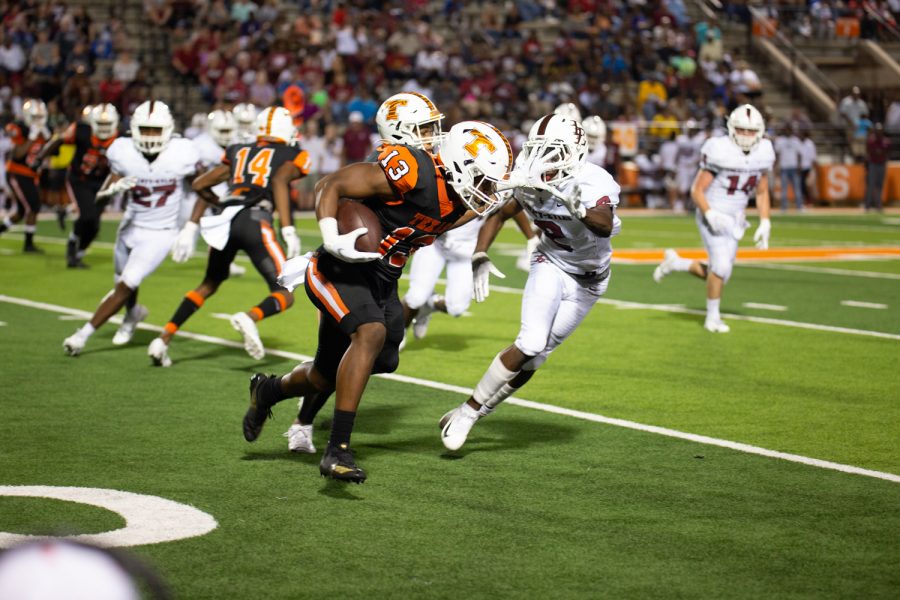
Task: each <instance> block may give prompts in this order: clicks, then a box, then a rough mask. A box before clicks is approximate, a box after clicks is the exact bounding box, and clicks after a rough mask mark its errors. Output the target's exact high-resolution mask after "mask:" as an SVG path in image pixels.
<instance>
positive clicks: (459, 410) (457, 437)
mask: <svg viewBox="0 0 900 600" xmlns="http://www.w3.org/2000/svg"><path fill="white" fill-rule="evenodd" d="M480 416H481V415H479V414H478V411H477V410H475V409H474V408H472V407H471V406H469V405H468V403H465V402H464V403H462V404H461V405H459V406H457V407H456V408H454V409H453V410H451V411H450V412H448V413H447V414H445V415H444V416H443V417H441V421H440V423H439V425H440V428H441V441H442V442H443V443H444V447H445V448H447V450H459V449H460V448H462V445H463V444H465V443H466V438H468V437H469V432H470V431H472V427H474V426H475V422H476V421H478V419H479V418H480Z"/></svg>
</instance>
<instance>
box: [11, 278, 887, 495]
mask: <svg viewBox="0 0 900 600" xmlns="http://www.w3.org/2000/svg"><path fill="white" fill-rule="evenodd" d="M0 302H7V303H9V304H18V305H19V306H25V307H28V308H36V309H40V310H46V311H49V312H58V313H64V314H81V315H85V317H90V316H91V313H88V312H87V311H83V310H78V309H76V308H68V307H65V306H58V305H55V304H47V303H45V302H35V301H33V300H26V299H24V298H15V297H12V296H6V295H3V294H0ZM138 328H140V329H147V330H151V331H162V328H161V327H155V326H152V325H145V324H144V323H140V324H138ZM176 335H179V336H181V337H185V338H188V339H192V340H197V341H200V342H207V343H209V344H218V345H221V346H227V347H229V348H239V349H241V350H243V349H244V345H243V344H242V343H238V342H234V341H231V340H226V339H223V338H218V337H214V336H210V335H201V334H196V333H188V332H183V331H179V332H177V333H176ZM268 354H270V355H273V356H280V357H282V358H289V359H293V360H299V361H307V360H312V357H311V356H306V355H303V354H298V353H296V352H286V351H284V350H268ZM375 377H379V378H381V379H388V380H390V381H397V382H400V383H409V384H412V385H418V386H422V387H427V388H431V389H435V390H441V391H446V392H455V393H458V394H463V395H466V396H471V395H472V392H473V390H472V388H467V387H463V386H458V385H452V384H448V383H440V382H438V381H430V380H427V379H419V378H418V377H409V376H407V375H398V374H396V373H384V374H380V375H375ZM506 403H507V404H514V405H516V406H521V407H524V408H531V409H534V410H541V411H544V412H549V413H553V414H558V415H563V416H569V417H574V418H576V419H582V420H585V421H592V422H594V423H603V424H606V425H613V426H616V427H624V428H626V429H634V430H636V431H644V432H647V433H655V434H657V435H664V436H667V437H673V438H678V439H682V440H688V441H691V442H696V443H698V444H706V445H710V446H719V447H721V448H728V449H731V450H736V451H738V452H744V453H747V454H757V455H759V456H766V457H769V458H778V459H781V460H786V461H790V462H796V463H800V464H804V465H809V466H813V467H819V468H822V469H830V470H832V471H840V472H842V473H850V474H854V475H864V476H866V477H874V478H876V479H884V480H886V481H893V482H895V483H900V475H895V474H893V473H885V472H883V471H873V470H871V469H863V468H862V467H855V466H853V465H845V464H841V463H835V462H831V461H827V460H819V459H817V458H809V457H806V456H800V455H799V454H789V453H786V452H778V451H777V450H769V449H767V448H760V447H758V446H751V445H749V444H742V443H740V442H732V441H729V440H720V439H718V438H713V437H708V436H705V435H697V434H694V433H686V432H683V431H678V430H676V429H667V428H665V427H657V426H655V425H644V424H643V423H637V422H634V421H627V420H624V419H615V418H611V417H604V416H603V415H598V414H594V413H588V412H583V411H580V410H572V409H569V408H562V407H560V406H554V405H552V404H544V403H542V402H533V401H531V400H525V399H522V398H515V397H511V398H508V399H507V400H506Z"/></svg>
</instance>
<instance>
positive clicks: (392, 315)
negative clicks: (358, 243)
mask: <svg viewBox="0 0 900 600" xmlns="http://www.w3.org/2000/svg"><path fill="white" fill-rule="evenodd" d="M305 287H306V295H307V296H309V299H310V300H311V301H312V303H313V304H314V305H315V306H316V308H318V309H319V310H320V311H321V313H322V318H321V319H320V321H319V347H318V349H317V350H316V358H315V365H316V369H317V370H318V371H319V372H320V373H322V374H323V375H324V376H325V377H327V378H329V379H330V380H331V381H334V380H335V377H336V374H337V368H338V365H339V364H340V362H341V359H342V358H343V356H344V352H346V351H347V347H348V346H349V345H350V335H351V334H353V333H354V332H355V331H356V330H357V329H358V328H359V326H360V325H362V324H364V323H382V324H383V325H384V326H385V328H386V329H387V335H386V337H385V342H384V347H383V348H382V350H381V353H380V354H379V356H378V358H377V359H376V360H375V366H374V368H373V370H372V372H373V373H391V372H393V371H395V370H396V369H397V365H398V364H399V362H400V342H401V341H403V329H404V327H403V323H404V320H403V305H402V304H401V303H400V298H399V297H398V296H397V282H396V281H391V282H389V281H385V280H384V279H383V278H380V277H378V276H377V275H376V274H375V270H374V269H372V267H371V265H367V264H366V263H356V264H354V263H346V262H343V261H342V260H339V259H337V258H335V257H333V256H332V255H330V254H328V253H327V252H325V251H324V250H323V249H321V248H320V249H319V250H318V251H317V252H315V253H314V254H313V257H312V259H311V260H310V263H309V267H308V268H307V269H306V282H305Z"/></svg>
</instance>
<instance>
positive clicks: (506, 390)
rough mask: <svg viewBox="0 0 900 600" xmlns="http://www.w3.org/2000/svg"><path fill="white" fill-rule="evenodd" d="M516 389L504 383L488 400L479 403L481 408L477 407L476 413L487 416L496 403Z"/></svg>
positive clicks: (495, 406)
mask: <svg viewBox="0 0 900 600" xmlns="http://www.w3.org/2000/svg"><path fill="white" fill-rule="evenodd" d="M518 389H519V388H514V387H513V386H511V385H509V384H508V383H504V384H503V386H502V387H501V388H500V391H498V392H497V393H496V394H494V395H493V396H491V397H490V398H488V400H487V401H485V403H484V404H482V405H481V409H479V411H478V414H479V415H481V416H482V417H486V416H488V415H489V414H491V413H492V412H494V409H495V408H497V405H498V404H500V403H501V402H503V401H504V400H506V399H507V398H509V397H510V396H512V395H513V394H514V393H515V392H516V390H518Z"/></svg>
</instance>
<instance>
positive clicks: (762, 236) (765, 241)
mask: <svg viewBox="0 0 900 600" xmlns="http://www.w3.org/2000/svg"><path fill="white" fill-rule="evenodd" d="M770 233H772V222H771V221H770V220H769V219H760V220H759V227H757V228H756V233H754V234H753V241H754V242H756V247H757V248H759V249H760V250H768V249H769V234H770Z"/></svg>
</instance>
